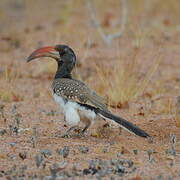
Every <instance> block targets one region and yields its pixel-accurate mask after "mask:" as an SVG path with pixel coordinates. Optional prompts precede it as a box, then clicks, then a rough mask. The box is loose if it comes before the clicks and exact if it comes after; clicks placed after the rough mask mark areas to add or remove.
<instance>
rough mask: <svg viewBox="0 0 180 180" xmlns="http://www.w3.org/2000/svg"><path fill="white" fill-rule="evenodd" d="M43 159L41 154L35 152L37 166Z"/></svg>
mask: <svg viewBox="0 0 180 180" xmlns="http://www.w3.org/2000/svg"><path fill="white" fill-rule="evenodd" d="M43 160H44V158H43V156H42V155H41V154H37V155H36V156H35V161H36V166H37V167H38V168H39V167H40V165H41V164H42V162H43Z"/></svg>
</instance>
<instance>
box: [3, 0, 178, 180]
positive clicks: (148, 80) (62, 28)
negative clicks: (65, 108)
mask: <svg viewBox="0 0 180 180" xmlns="http://www.w3.org/2000/svg"><path fill="white" fill-rule="evenodd" d="M106 3H107V4H106ZM106 3H102V1H97V3H96V5H97V9H98V12H99V13H98V16H99V17H101V22H102V27H103V28H105V29H106V30H107V32H112V31H113V30H117V28H116V24H117V26H118V16H119V11H120V8H118V3H119V1H114V2H113V3H112V2H110V1H107V2H106ZM100 7H101V8H100ZM179 12H180V3H179V1H178V0H172V1H168V0H164V1H162V0H156V1H155V0H152V1H150V2H149V1H142V0H138V1H136V2H133V1H130V0H128V22H127V26H126V30H125V33H124V34H123V36H122V37H121V38H120V39H116V40H115V41H114V42H113V44H112V45H111V46H110V47H107V46H106V45H105V44H104V43H103V41H102V39H101V37H100V36H99V35H98V33H97V31H96V29H95V28H94V27H93V25H92V23H91V20H90V18H89V12H88V11H87V7H86V4H85V1H81V0H77V1H72V0H68V1H58V0H54V1H53V3H52V2H50V1H48V0H46V1H45V0H38V1H35V0H32V1H20V0H13V1H12V0H11V1H10V0H1V2H0V57H1V59H0V123H1V124H0V179H13V178H14V179H15V177H16V179H20V178H22V179H43V178H45V176H50V174H51V175H53V169H55V170H56V171H57V172H58V173H59V174H61V178H64V179H66V178H67V177H68V176H69V178H71V179H87V178H92V179H97V178H99V179H100V178H101V177H103V176H104V178H105V179H109V178H110V177H111V178H113V177H114V178H115V179H136V180H140V179H180V117H179V116H180V115H179V108H180V106H179V104H180V103H178V97H179V96H180V86H179V85H180V84H179V83H180V76H179V72H178V71H179V69H180V61H179V59H180V24H178V23H179V17H180V13H179ZM58 43H60V44H68V45H70V46H71V47H72V48H73V49H74V50H75V52H76V53H77V56H78V65H77V67H76V69H75V72H74V76H75V77H76V78H78V79H82V80H83V81H85V82H86V83H87V84H88V85H89V86H90V87H92V88H94V89H95V90H96V91H98V93H99V94H101V95H104V96H106V97H107V98H108V99H109V103H110V105H111V107H110V108H111V110H112V111H113V112H114V113H116V114H118V115H120V116H122V117H124V118H126V119H128V120H129V121H131V122H133V123H135V124H137V125H138V126H139V127H141V128H142V129H144V130H145V131H147V132H148V133H149V134H150V135H152V137H153V142H150V141H149V140H147V139H143V138H140V137H137V136H134V135H131V134H129V133H128V132H125V131H124V130H122V131H121V132H120V131H119V129H118V127H117V126H115V125H112V126H110V127H104V128H102V125H103V123H104V122H102V123H100V124H99V125H98V126H99V128H97V126H93V127H92V128H91V129H89V131H88V134H87V135H86V136H85V137H81V138H80V137H72V138H60V137H56V134H57V133H60V134H61V133H63V132H64V131H65V129H66V128H67V127H66V126H65V123H64V121H63V116H62V113H61V110H60V109H59V107H58V106H57V105H56V104H55V103H54V101H53V99H52V97H51V92H50V86H51V82H52V79H53V75H54V73H55V67H56V64H55V62H52V61H51V60H49V59H46V60H44V59H41V60H39V61H34V62H32V63H30V64H26V62H25V58H26V57H27V56H28V55H29V54H30V53H31V52H32V51H33V50H35V49H36V48H38V47H40V46H45V45H54V44H58ZM64 146H67V147H66V148H67V149H68V148H69V154H68V155H66V154H65V155H64V153H63V151H62V149H63V148H64ZM66 148H65V149H66ZM59 149H61V152H60V153H57V151H58V150H59ZM42 150H44V151H45V152H42ZM48 150H49V151H48ZM66 156H67V157H66ZM35 157H36V160H35ZM38 158H39V159H38ZM41 158H43V160H42V162H41ZM95 159H96V160H97V159H100V160H111V159H114V160H122V161H123V160H125V161H126V160H129V161H130V162H131V161H132V162H133V165H132V166H129V167H126V166H125V165H123V164H121V165H122V166H123V168H125V171H122V172H118V171H117V164H116V167H115V166H113V163H111V166H112V167H113V168H115V169H116V170H114V171H113V173H110V174H109V175H107V174H105V175H103V173H102V172H101V171H100V170H103V168H102V166H101V165H97V164H96V166H97V167H96V169H97V170H98V172H97V173H94V175H92V173H89V174H88V173H86V170H84V169H88V167H89V162H90V160H95ZM63 161H64V163H65V165H64V164H62V162H63ZM38 162H39V163H40V167H38V168H37V166H38V165H36V163H38ZM107 162H110V161H107ZM54 164H56V165H54ZM56 166H58V168H57V167H56ZM90 169H91V168H90ZM77 172H79V174H80V175H78V173H77ZM88 172H89V171H88ZM58 173H57V174H58ZM63 173H64V175H63ZM83 173H84V174H88V175H82V174H83ZM67 174H68V175H67ZM46 178H48V177H46ZM49 178H51V179H53V178H55V177H53V176H52V177H49ZM59 178H60V177H59Z"/></svg>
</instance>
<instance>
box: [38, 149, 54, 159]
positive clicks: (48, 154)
mask: <svg viewBox="0 0 180 180" xmlns="http://www.w3.org/2000/svg"><path fill="white" fill-rule="evenodd" d="M40 153H41V154H42V155H43V156H44V157H48V156H51V155H52V152H51V150H49V149H43V150H41V151H40Z"/></svg>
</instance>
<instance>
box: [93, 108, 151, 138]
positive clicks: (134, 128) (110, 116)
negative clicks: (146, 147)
mask: <svg viewBox="0 0 180 180" xmlns="http://www.w3.org/2000/svg"><path fill="white" fill-rule="evenodd" d="M96 113H97V114H99V115H100V116H103V117H104V118H108V119H111V120H113V121H115V122H116V123H118V124H119V125H120V126H121V127H122V128H125V129H126V130H127V131H129V132H131V133H133V134H136V135H138V136H141V137H144V138H147V137H150V135H149V134H147V133H146V132H145V131H143V130H142V129H140V128H139V127H137V126H136V125H134V124H133V123H131V122H129V121H126V120H125V119H123V118H121V117H118V116H115V115H113V114H112V113H111V112H106V111H104V110H101V109H98V110H96Z"/></svg>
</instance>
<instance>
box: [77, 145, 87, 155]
mask: <svg viewBox="0 0 180 180" xmlns="http://www.w3.org/2000/svg"><path fill="white" fill-rule="evenodd" d="M79 151H80V152H81V153H83V154H86V153H88V151H89V148H88V147H86V146H80V147H79Z"/></svg>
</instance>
